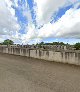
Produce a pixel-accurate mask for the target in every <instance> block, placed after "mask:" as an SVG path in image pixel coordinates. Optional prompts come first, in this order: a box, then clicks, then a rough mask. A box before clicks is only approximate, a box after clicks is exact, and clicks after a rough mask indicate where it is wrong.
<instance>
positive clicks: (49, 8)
mask: <svg viewBox="0 0 80 92" xmlns="http://www.w3.org/2000/svg"><path fill="white" fill-rule="evenodd" d="M75 1H76V0H75ZM34 2H35V3H36V7H35V8H36V9H35V11H36V20H37V22H38V24H39V25H41V24H44V23H47V22H49V21H50V20H51V17H52V15H53V14H54V13H55V12H56V11H58V10H59V8H62V7H65V6H67V5H69V4H71V3H72V2H71V0H34Z"/></svg>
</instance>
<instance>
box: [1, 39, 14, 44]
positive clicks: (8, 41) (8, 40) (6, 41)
mask: <svg viewBox="0 0 80 92" xmlns="http://www.w3.org/2000/svg"><path fill="white" fill-rule="evenodd" d="M2 44H3V45H13V44H14V42H13V41H12V40H10V39H6V40H4V42H3V43H2Z"/></svg>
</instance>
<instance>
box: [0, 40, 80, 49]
mask: <svg viewBox="0 0 80 92" xmlns="http://www.w3.org/2000/svg"><path fill="white" fill-rule="evenodd" d="M13 44H14V42H13V41H12V40H10V39H6V40H4V42H2V43H0V45H13ZM41 45H70V44H68V43H67V44H65V43H63V42H52V43H44V42H41V43H37V44H36V46H41ZM74 48H75V49H76V50H80V43H79V42H78V43H76V44H74Z"/></svg>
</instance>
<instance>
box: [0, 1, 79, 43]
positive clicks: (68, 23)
mask: <svg viewBox="0 0 80 92" xmlns="http://www.w3.org/2000/svg"><path fill="white" fill-rule="evenodd" d="M71 4H73V5H74V7H73V8H70V9H69V10H67V11H65V14H64V15H62V17H61V18H60V19H58V20H57V21H56V22H54V23H50V21H51V20H52V18H51V17H52V16H53V14H55V12H57V11H58V10H59V9H60V8H64V7H66V6H68V5H71ZM33 5H34V6H33V10H34V13H35V17H36V18H35V21H36V23H35V24H34V22H33V21H34V20H33V18H32V16H33V14H32V13H31V10H30V8H29V4H28V2H27V1H26V2H25V4H23V5H22V6H20V5H19V4H18V0H2V1H1V2H0V6H1V7H0V36H1V38H0V41H1V40H2V39H5V38H10V39H13V40H14V41H16V40H17V42H22V43H34V42H35V43H37V42H39V41H41V40H42V39H45V38H56V39H57V38H79V39H80V8H77V7H78V6H79V5H80V2H78V0H34V4H33ZM12 6H14V7H15V8H16V9H19V10H22V11H21V12H22V13H23V16H24V17H26V19H27V22H28V23H27V24H24V25H25V26H26V27H25V29H24V30H23V31H25V33H23V34H22V33H20V32H19V30H20V23H22V22H19V20H18V19H17V18H18V17H19V15H18V16H17V15H15V9H13V8H12ZM16 16H17V17H16ZM19 18H20V17H19ZM35 25H36V26H35Z"/></svg>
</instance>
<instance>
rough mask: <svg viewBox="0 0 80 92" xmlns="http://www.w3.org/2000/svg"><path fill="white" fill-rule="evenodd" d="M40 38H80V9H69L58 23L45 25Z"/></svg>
mask: <svg viewBox="0 0 80 92" xmlns="http://www.w3.org/2000/svg"><path fill="white" fill-rule="evenodd" d="M38 37H40V38H45V37H56V38H59V37H60V38H80V9H74V8H72V9H69V10H67V11H66V13H65V14H64V15H63V16H62V17H61V18H60V19H59V20H58V21H57V22H55V23H53V24H51V23H47V24H45V25H44V27H43V28H41V29H40V30H39V34H38Z"/></svg>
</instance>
